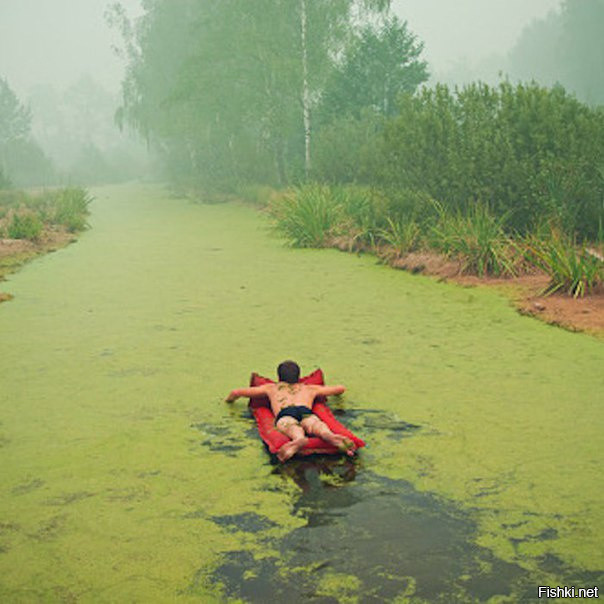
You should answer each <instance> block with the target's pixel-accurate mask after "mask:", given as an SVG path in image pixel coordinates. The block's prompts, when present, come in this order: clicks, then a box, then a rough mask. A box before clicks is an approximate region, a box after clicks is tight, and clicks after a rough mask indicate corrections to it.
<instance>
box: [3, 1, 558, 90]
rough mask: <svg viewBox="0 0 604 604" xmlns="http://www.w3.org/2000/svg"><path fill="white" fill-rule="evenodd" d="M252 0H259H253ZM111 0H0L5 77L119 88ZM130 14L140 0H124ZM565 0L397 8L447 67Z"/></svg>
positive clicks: (508, 44) (508, 38) (437, 63)
mask: <svg viewBox="0 0 604 604" xmlns="http://www.w3.org/2000/svg"><path fill="white" fill-rule="evenodd" d="M252 1H253V0H252ZM108 4H109V2H108V0H0V76H2V77H6V78H7V79H8V81H9V85H10V86H11V87H12V88H13V89H14V90H15V91H16V92H17V93H18V94H20V95H24V94H25V93H26V92H27V91H28V90H29V89H30V88H31V87H32V86H33V85H35V84H40V83H45V84H53V85H55V87H58V88H65V87H67V86H69V85H70V84H72V83H73V82H74V81H75V80H76V79H77V78H79V77H80V76H81V75H82V74H83V73H89V74H90V75H91V76H92V77H93V78H94V79H95V80H97V81H98V82H99V83H100V84H102V85H103V86H105V87H106V88H107V89H108V90H110V91H117V89H118V87H119V82H120V80H121V77H122V74H123V65H122V63H121V61H120V60H119V59H118V58H117V57H116V56H115V55H114V53H113V52H112V50H111V45H112V44H114V43H115V42H117V41H118V36H117V34H116V33H114V32H111V31H110V30H109V29H108V27H107V25H106V23H105V21H104V18H103V13H104V10H105V8H106V6H107V5H108ZM122 4H123V5H124V6H125V7H126V9H127V10H128V11H129V13H130V14H131V15H134V14H140V10H141V9H140V2H139V0H122ZM559 4H560V0H394V2H393V8H394V10H395V12H396V13H397V14H398V15H400V16H401V17H402V18H403V19H406V20H407V21H409V26H410V28H411V30H412V31H413V32H415V33H416V34H417V35H418V36H419V38H420V39H422V40H424V42H425V58H426V59H427V60H428V61H429V63H430V67H431V70H432V72H433V73H435V74H440V73H443V72H446V71H447V69H450V68H451V66H452V65H454V64H455V63H457V62H460V61H463V60H464V59H469V61H470V62H471V63H477V62H480V61H481V60H482V59H483V58H485V57H488V56H490V55H493V54H498V55H502V56H504V55H505V54H507V52H508V51H509V50H510V49H511V48H512V46H513V45H514V43H515V41H516V39H517V38H518V36H519V35H520V32H521V31H522V28H523V27H524V26H525V25H527V24H528V23H529V22H530V21H531V20H532V19H534V18H536V17H543V16H545V15H546V14H547V13H548V12H549V11H550V10H552V9H554V8H556V7H557V6H558V5H559Z"/></svg>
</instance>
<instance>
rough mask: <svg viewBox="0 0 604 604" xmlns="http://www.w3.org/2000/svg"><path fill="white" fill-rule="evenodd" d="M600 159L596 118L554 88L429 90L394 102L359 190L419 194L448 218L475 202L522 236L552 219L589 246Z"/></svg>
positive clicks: (601, 121)
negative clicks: (395, 109) (365, 185)
mask: <svg viewBox="0 0 604 604" xmlns="http://www.w3.org/2000/svg"><path fill="white" fill-rule="evenodd" d="M603 155H604V112H603V111H602V110H601V109H598V108H590V107H588V106H587V105H584V104H582V103H580V102H579V101H577V100H576V99H575V98H573V97H572V96H570V95H568V94H566V92H565V91H564V90H563V89H562V88H561V87H559V86H558V87H554V88H552V89H546V88H542V87H540V86H538V85H537V84H519V85H517V86H512V85H511V84H510V83H509V82H503V83H501V84H500V85H499V86H498V87H489V86H487V85H486V84H480V83H477V84H471V85H468V86H466V87H464V88H462V89H461V90H457V89H456V90H455V91H451V90H450V89H449V88H448V87H447V86H444V85H437V86H435V87H434V88H430V89H428V88H426V89H424V90H422V91H421V92H420V93H418V94H416V95H406V96H403V97H402V98H401V100H400V112H399V115H398V116H396V117H395V118H393V119H391V120H389V121H388V122H387V123H386V124H385V125H384V127H383V135H382V137H381V140H380V141H379V143H378V144H376V146H375V149H374V157H373V159H372V164H371V165H372V166H373V167H374V168H375V172H374V173H372V174H371V178H370V179H369V180H368V181H367V182H370V183H371V184H374V185H375V186H379V187H383V188H386V189H388V190H390V189H392V188H399V189H404V188H407V189H413V190H421V191H425V192H426V193H428V194H430V195H431V196H433V197H434V198H436V199H439V200H441V202H442V203H443V204H444V205H445V206H446V207H447V208H448V209H449V210H450V211H453V212H454V211H457V210H459V211H462V212H464V211H465V210H466V208H467V207H468V206H469V205H471V204H473V203H475V202H476V201H477V200H483V201H485V202H487V203H488V204H489V207H490V209H491V212H492V213H493V214H494V215H495V216H497V217H501V216H504V215H507V219H506V223H505V226H506V228H508V229H512V230H515V231H519V232H523V233H526V232H528V231H530V230H531V229H532V227H533V225H534V224H535V223H536V222H538V221H539V220H541V219H543V217H544V216H550V215H557V216H559V217H560V218H561V220H563V221H565V223H567V224H568V227H569V228H570V229H575V230H576V231H577V233H578V234H579V235H580V236H581V237H584V238H593V237H595V236H596V230H597V225H598V220H599V218H601V217H602V216H603V215H604V208H603V206H602V199H603V198H604V173H603V172H602V166H601V158H602V156H603ZM361 171H362V172H363V168H361ZM364 172H367V171H366V170H365V171H364Z"/></svg>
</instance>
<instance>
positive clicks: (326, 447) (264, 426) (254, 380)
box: [249, 369, 365, 455]
mask: <svg viewBox="0 0 604 604" xmlns="http://www.w3.org/2000/svg"><path fill="white" fill-rule="evenodd" d="M271 382H273V380H269V379H268V378H265V377H262V376H261V375H258V374H257V373H252V377H251V379H250V386H262V385H263V384H268V383H271ZM300 382H302V383H303V384H316V385H322V384H324V383H325V382H324V381H323V372H322V371H321V370H320V369H317V370H316V371H313V372H312V373H311V374H309V375H307V376H305V377H303V378H300ZM249 408H250V411H251V412H252V414H253V416H254V419H255V420H256V424H257V425H258V432H259V434H260V438H262V440H263V441H264V442H265V443H266V446H267V447H268V450H269V451H270V453H273V454H275V453H277V451H279V449H280V448H281V447H282V446H283V445H284V444H285V443H286V442H289V438H288V437H287V436H285V434H282V433H281V432H279V431H278V430H277V429H276V428H275V416H274V415H273V412H272V410H271V407H270V403H269V400H268V397H267V396H257V397H253V398H251V399H250V402H249ZM312 410H313V412H314V413H315V415H317V416H318V417H319V419H321V420H322V421H324V422H325V423H326V424H327V426H328V427H329V429H330V430H331V431H332V432H334V433H335V434H341V435H343V436H346V437H348V438H349V439H350V440H351V441H352V442H354V444H355V446H356V448H357V449H359V448H360V447H364V446H365V443H364V442H363V441H362V440H361V439H360V438H358V437H357V436H355V435H354V434H353V433H352V432H351V431H350V430H348V429H347V428H346V427H344V426H343V425H342V424H341V423H340V422H339V421H338V420H337V419H336V418H335V417H334V415H333V413H332V412H331V410H330V408H329V407H328V406H327V404H326V399H325V397H324V396H318V397H317V398H316V399H315V402H314V404H313V408H312ZM340 453H341V451H339V450H338V449H337V447H334V446H333V445H331V444H329V443H326V442H325V441H324V440H323V439H321V438H317V437H315V436H313V437H311V438H309V439H308V443H307V444H306V445H305V446H304V447H303V448H302V449H301V450H300V451H298V453H297V455H314V454H327V455H334V454H340Z"/></svg>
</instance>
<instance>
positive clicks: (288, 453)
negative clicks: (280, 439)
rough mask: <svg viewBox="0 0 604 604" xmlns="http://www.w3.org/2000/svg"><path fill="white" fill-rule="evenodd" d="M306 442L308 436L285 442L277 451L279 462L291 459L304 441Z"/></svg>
mask: <svg viewBox="0 0 604 604" xmlns="http://www.w3.org/2000/svg"><path fill="white" fill-rule="evenodd" d="M307 442H308V438H306V437H304V438H297V439H296V440H291V441H290V442H288V443H285V444H284V445H283V446H282V447H281V448H280V449H279V451H277V457H278V458H279V461H280V462H281V463H284V462H286V461H287V460H288V459H291V458H292V457H293V456H294V455H295V454H296V453H297V452H298V451H299V450H300V449H301V448H302V447H303V446H304V445H305V444H306V443H307Z"/></svg>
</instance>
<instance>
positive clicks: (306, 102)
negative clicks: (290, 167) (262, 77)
mask: <svg viewBox="0 0 604 604" xmlns="http://www.w3.org/2000/svg"><path fill="white" fill-rule="evenodd" d="M306 25H307V24H306V0H300V26H301V27H300V30H301V31H300V34H301V41H302V114H303V118H304V171H305V173H306V178H308V176H309V174H310V89H309V86H308V53H307V44H306Z"/></svg>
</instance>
